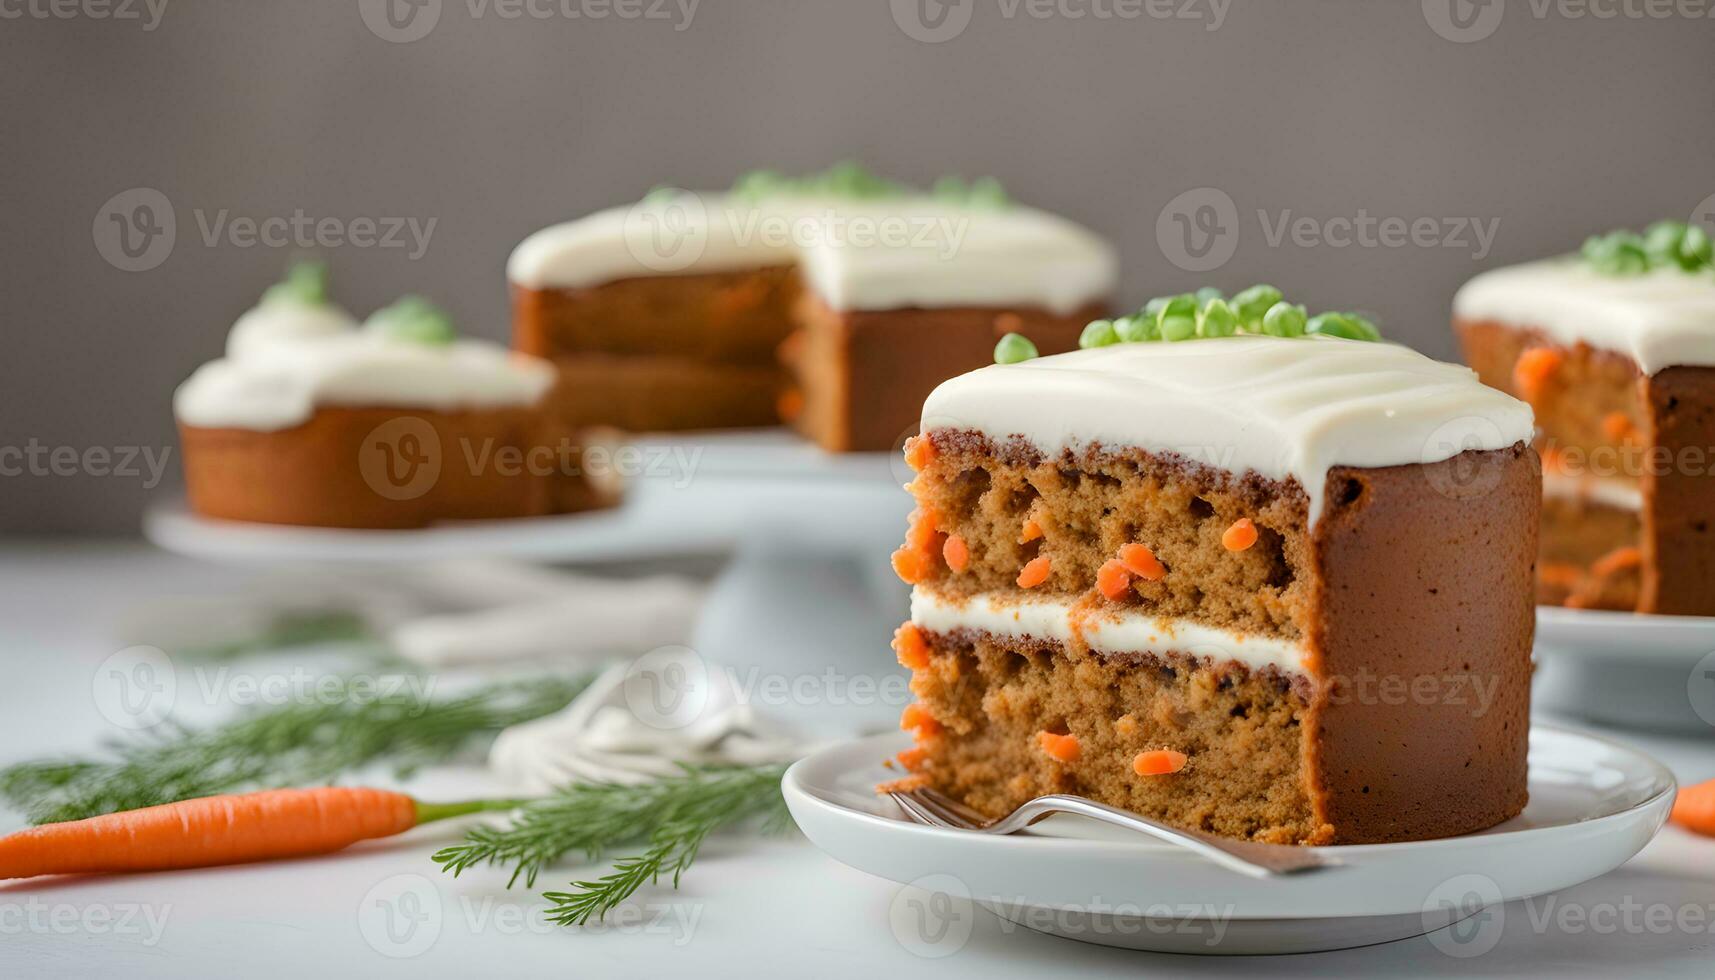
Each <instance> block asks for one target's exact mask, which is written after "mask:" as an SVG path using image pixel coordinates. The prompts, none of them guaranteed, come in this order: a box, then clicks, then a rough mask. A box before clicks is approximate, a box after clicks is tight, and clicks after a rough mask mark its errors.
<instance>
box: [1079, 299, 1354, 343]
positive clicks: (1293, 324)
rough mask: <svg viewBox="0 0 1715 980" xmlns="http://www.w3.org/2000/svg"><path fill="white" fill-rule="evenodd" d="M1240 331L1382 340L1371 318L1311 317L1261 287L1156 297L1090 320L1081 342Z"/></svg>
mask: <svg viewBox="0 0 1715 980" xmlns="http://www.w3.org/2000/svg"><path fill="white" fill-rule="evenodd" d="M1241 334H1249V335H1266V336H1270V337H1303V336H1305V335H1307V334H1314V335H1319V336H1324V337H1340V338H1344V339H1346V340H1364V341H1376V340H1381V339H1382V335H1381V331H1380V330H1378V329H1376V325H1375V323H1374V322H1373V321H1371V320H1370V319H1369V318H1368V317H1365V316H1361V315H1359V314H1357V313H1322V314H1319V315H1318V316H1315V317H1311V316H1310V315H1309V314H1308V313H1306V312H1305V310H1304V307H1302V306H1299V305H1297V304H1295V303H1289V302H1287V301H1286V299H1285V298H1284V297H1283V296H1282V295H1281V292H1280V290H1278V289H1276V288H1274V287H1273V286H1268V285H1257V286H1252V287H1250V288H1249V289H1246V290H1243V291H1242V292H1240V293H1238V294H1237V295H1235V296H1234V297H1233V298H1232V299H1230V300H1229V299H1226V298H1225V297H1223V296H1222V295H1221V294H1220V293H1219V292H1218V291H1216V290H1213V289H1209V288H1204V289H1199V290H1197V291H1196V292H1195V293H1180V294H1178V295H1177V296H1157V297H1155V298H1154V299H1151V300H1150V301H1149V302H1147V303H1145V304H1143V308H1142V309H1140V310H1138V312H1136V313H1131V314H1127V315H1126V316H1120V317H1115V318H1114V319H1112V320H1097V321H1095V322H1094V323H1091V324H1090V325H1089V326H1088V327H1086V328H1085V329H1084V335H1083V339H1081V340H1080V341H1079V344H1078V346H1080V347H1084V348H1090V347H1106V346H1108V345H1109V344H1112V343H1115V342H1116V341H1117V342H1118V343H1123V344H1136V343H1144V342H1148V341H1154V340H1166V341H1181V340H1192V339H1200V338H1216V337H1233V336H1238V335H1241ZM1110 338H1113V339H1110Z"/></svg>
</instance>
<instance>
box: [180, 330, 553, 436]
mask: <svg viewBox="0 0 1715 980" xmlns="http://www.w3.org/2000/svg"><path fill="white" fill-rule="evenodd" d="M553 383H554V369H553V367H552V365H550V364H549V363H548V362H547V361H544V360H541V359H539V358H535V357H529V356H527V355H523V354H516V353H513V352H511V351H508V350H505V349H504V348H502V347H499V346H498V345H495V344H490V343H484V342H480V341H470V340H462V341H456V342H454V343H451V344H447V345H444V346H432V345H427V344H421V343H414V342H411V341H405V340H398V339H394V338H391V337H388V336H385V335H383V334H381V333H378V332H376V331H372V330H360V329H357V327H356V324H355V323H353V322H352V320H351V318H350V317H349V316H346V315H345V314H343V313H342V312H340V311H338V310H332V309H330V308H328V307H316V306H306V305H299V304H293V303H289V302H275V303H268V304H264V305H263V306H260V307H258V308H256V309H254V310H251V311H250V312H248V313H246V314H245V315H244V316H242V317H240V318H239V320H238V323H237V324H235V325H234V327H233V331H232V334H231V336H230V337H229V338H228V340H227V356H226V357H224V358H221V359H220V360H217V361H211V362H209V363H208V364H204V365H203V366H202V367H200V368H198V369H197V370H196V372H195V373H194V374H192V375H191V376H190V378H189V380H187V381H185V383H184V384H182V385H180V386H179V389H178V391H177V392H176V393H175V394H174V396H173V411H174V413H175V414H176V415H177V416H178V418H179V421H181V422H183V423H185V424H186V425H193V426H197V427H200V428H234V429H252V430H256V431H261V432H275V431H279V430H281V429H289V428H292V427H293V426H297V425H302V424H303V423H305V422H308V421H309V420H310V417H311V416H312V415H313V414H314V413H315V410H316V409H317V408H318V407H320V406H327V405H340V406H346V407H366V406H385V407H399V408H423V409H436V410H442V411H451V410H455V409H462V408H500V407H507V406H519V405H531V404H534V403H535V402H536V401H538V400H539V399H540V398H541V397H542V396H543V395H545V394H546V393H547V391H548V389H549V387H551V386H552V385H553Z"/></svg>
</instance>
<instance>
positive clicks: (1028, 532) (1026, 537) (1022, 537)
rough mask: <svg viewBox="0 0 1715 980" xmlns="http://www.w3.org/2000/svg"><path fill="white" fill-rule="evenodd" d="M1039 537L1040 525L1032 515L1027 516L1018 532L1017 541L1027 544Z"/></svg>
mask: <svg viewBox="0 0 1715 980" xmlns="http://www.w3.org/2000/svg"><path fill="white" fill-rule="evenodd" d="M1040 537H1042V525H1041V524H1038V523H1037V522H1036V518H1034V517H1031V518H1027V519H1026V520H1025V522H1024V528H1023V530H1021V531H1019V532H1018V543H1019V544H1029V543H1030V542H1032V541H1035V540H1036V539H1037V538H1040Z"/></svg>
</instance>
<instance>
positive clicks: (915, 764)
mask: <svg viewBox="0 0 1715 980" xmlns="http://www.w3.org/2000/svg"><path fill="white" fill-rule="evenodd" d="M928 758H929V750H928V749H925V748H923V747H922V746H920V745H913V746H912V747H910V748H908V749H906V750H905V751H904V752H901V753H899V764H900V765H902V766H904V767H905V771H906V772H916V771H917V770H919V769H921V768H923V763H924V762H926V761H927V760H928Z"/></svg>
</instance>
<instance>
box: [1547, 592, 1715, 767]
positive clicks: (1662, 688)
mask: <svg viewBox="0 0 1715 980" xmlns="http://www.w3.org/2000/svg"><path fill="white" fill-rule="evenodd" d="M1536 652H1537V659H1538V661H1539V663H1540V665H1541V667H1540V670H1539V673H1538V675H1537V678H1536V685H1535V686H1536V698H1537V703H1538V704H1539V705H1540V706H1541V707H1543V708H1546V709H1548V710H1549V711H1554V712H1560V713H1565V714H1573V715H1578V716H1580V717H1583V718H1588V719H1590V720H1592V721H1598V722H1601V723H1603V724H1608V725H1620V726H1624V727H1627V728H1642V729H1648V730H1652V731H1671V732H1683V733H1687V734H1702V735H1710V734H1715V617H1708V616H1644V615H1639V614H1637V613H1626V612H1608V611H1605V610H1593V609H1562V608H1560V607H1558V606H1538V607H1537V608H1536Z"/></svg>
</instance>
